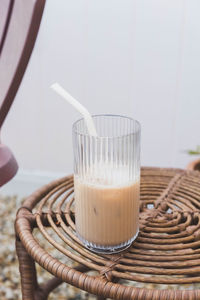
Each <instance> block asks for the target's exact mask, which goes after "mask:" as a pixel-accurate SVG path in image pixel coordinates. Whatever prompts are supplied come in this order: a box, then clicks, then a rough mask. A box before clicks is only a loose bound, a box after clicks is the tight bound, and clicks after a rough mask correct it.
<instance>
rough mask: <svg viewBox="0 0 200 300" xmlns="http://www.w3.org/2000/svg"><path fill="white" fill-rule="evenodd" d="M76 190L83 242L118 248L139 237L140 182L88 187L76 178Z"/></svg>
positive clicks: (76, 205)
mask: <svg viewBox="0 0 200 300" xmlns="http://www.w3.org/2000/svg"><path fill="white" fill-rule="evenodd" d="M123 181H124V180H123ZM74 186H75V212H76V230H77V233H78V235H79V236H80V237H81V238H82V239H84V240H85V241H88V242H90V243H93V244H95V245H100V246H115V245H120V244H122V243H124V242H127V241H128V240H130V239H131V238H133V237H134V236H135V235H136V234H137V233H138V229H139V180H138V181H135V182H132V183H130V182H128V183H125V182H123V184H122V185H120V184H117V185H115V184H105V183H104V184H101V183H89V182H88V181H87V180H86V181H84V180H81V179H80V178H79V177H77V176H74Z"/></svg>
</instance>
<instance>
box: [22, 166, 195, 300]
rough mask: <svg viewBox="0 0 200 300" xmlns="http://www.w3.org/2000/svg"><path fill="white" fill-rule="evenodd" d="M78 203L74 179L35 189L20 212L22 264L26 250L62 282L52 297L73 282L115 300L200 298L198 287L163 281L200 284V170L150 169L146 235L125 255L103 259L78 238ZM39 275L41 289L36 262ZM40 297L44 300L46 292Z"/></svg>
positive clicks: (145, 189) (146, 173)
mask: <svg viewBox="0 0 200 300" xmlns="http://www.w3.org/2000/svg"><path fill="white" fill-rule="evenodd" d="M73 201H74V198H73V177H72V176H69V177H66V178H63V179H60V180H57V181H55V182H53V183H51V184H49V185H47V186H45V187H43V188H42V189H40V190H38V191H37V192H35V193H34V194H33V195H31V196H30V197H29V198H27V200H26V201H25V203H24V206H23V207H22V208H20V210H19V211H18V214H17V219H16V233H17V237H18V242H20V243H21V248H22V249H20V246H18V250H17V251H18V256H19V261H20V266H22V265H24V264H25V265H26V262H24V261H23V257H25V255H23V254H22V251H24V249H25V250H26V251H27V253H28V254H29V257H30V259H32V262H33V261H36V262H38V263H39V264H40V265H41V266H42V267H44V268H45V269H46V270H48V271H49V272H50V273H52V274H54V275H55V276H56V277H57V278H56V280H57V281H55V282H54V285H53V284H52V285H46V287H45V286H44V287H43V289H44V295H45V296H44V297H46V295H47V292H46V290H45V288H47V286H48V292H50V291H51V290H52V289H53V288H54V287H55V286H57V285H58V284H59V283H60V282H61V281H65V282H68V283H70V284H73V285H74V286H77V287H79V288H81V289H84V290H86V291H88V292H90V293H93V294H96V295H99V296H102V297H105V298H106V297H109V298H112V299H127V300H128V299H138V300H139V299H143V300H150V299H155V300H156V299H180V300H182V299H200V290H199V289H198V288H196V289H193V290H187V289H183V290H177V289H171V288H170V289H169V288H166V289H160V288H159V287H161V284H167V285H174V284H185V285H186V287H188V284H197V283H200V240H199V237H200V173H199V172H194V171H183V170H177V169H158V168H144V169H142V176H141V201H140V233H139V236H138V238H137V239H136V241H135V242H134V243H133V244H132V246H131V247H130V248H129V249H128V250H126V251H124V252H122V253H119V254H113V255H97V254H94V253H92V252H90V251H88V250H87V249H85V248H84V247H83V246H82V243H81V242H80V241H79V239H78V238H77V237H76V233H75V215H74V211H73ZM34 207H36V208H35V210H34V211H33V212H32V210H33V208H34ZM36 227H37V228H39V230H40V232H41V233H42V235H43V237H44V238H45V239H46V240H48V241H49V242H50V243H51V244H52V245H53V246H54V247H55V248H56V249H57V250H58V251H59V253H62V254H63V256H67V257H68V258H70V259H71V260H72V261H75V262H77V268H71V267H69V266H68V265H66V264H64V263H62V262H61V261H59V260H58V259H56V258H54V257H52V256H51V255H50V254H49V253H48V252H47V251H46V250H45V249H43V248H42V247H41V246H40V243H39V241H37V240H36V238H35V237H34V230H33V229H34V228H36ZM47 228H49V229H51V230H48V229H47ZM32 262H29V269H30V268H31V263H32ZM21 269H22V267H21ZM29 269H28V268H27V269H26V268H25V267H24V268H23V270H21V276H22V291H23V297H24V298H23V299H31V298H26V288H27V282H26V277H27V276H26V275H25V272H27V273H28V272H30V270H29ZM27 270H28V271H27ZM89 271H90V273H89V274H88V272H89ZM91 271H93V272H92V273H91ZM31 272H32V275H31V276H32V278H30V276H29V283H30V282H31V285H32V289H33V286H34V287H37V282H36V281H37V280H36V278H35V277H36V276H35V270H34V265H33V266H32V271H31ZM131 283H134V285H135V286H137V283H138V286H139V285H140V283H152V284H154V285H155V287H154V288H152V289H150V288H138V287H134V286H131ZM161 288H163V286H162V287H161ZM30 289H31V288H30V287H29V291H30ZM40 292H41V289H40ZM36 297H37V295H36ZM33 299H34V298H33ZM36 299H37V298H36ZM38 299H43V298H41V295H40V298H38ZM44 299H45V298H44Z"/></svg>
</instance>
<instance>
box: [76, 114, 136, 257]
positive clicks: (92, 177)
mask: <svg viewBox="0 0 200 300" xmlns="http://www.w3.org/2000/svg"><path fill="white" fill-rule="evenodd" d="M93 120H94V124H95V126H96V130H97V134H98V136H97V137H94V136H90V135H89V134H88V130H87V127H86V124H85V121H84V119H81V120H78V121H77V122H75V123H74V125H73V148H74V191H75V215H76V232H77V235H78V237H79V238H80V239H81V240H82V242H83V243H84V244H85V246H86V247H88V248H90V249H91V250H93V251H96V252H102V253H113V252H118V251H121V250H122V249H124V248H127V247H128V246H129V245H130V244H131V242H132V241H133V240H134V239H135V238H136V236H137V234H138V230H139V226H138V218H139V185H140V124H139V123H138V122H137V121H135V120H133V119H131V118H128V117H124V116H118V115H96V116H93Z"/></svg>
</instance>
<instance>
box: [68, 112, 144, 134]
mask: <svg viewBox="0 0 200 300" xmlns="http://www.w3.org/2000/svg"><path fill="white" fill-rule="evenodd" d="M93 117H118V118H123V119H129V120H130V121H132V122H134V123H136V124H137V129H136V130H135V131H134V132H130V133H128V134H123V135H118V136H91V135H90V134H89V133H81V132H80V130H78V129H77V128H75V127H76V125H77V124H78V123H79V122H80V121H82V120H84V118H80V119H78V120H76V121H75V122H74V123H73V124H72V132H73V133H76V134H78V135H81V136H90V137H91V138H97V139H117V138H124V137H128V136H130V135H136V134H139V133H140V132H141V124H140V122H139V121H137V120H136V119H133V118H131V117H128V116H124V115H115V114H97V115H92V118H93Z"/></svg>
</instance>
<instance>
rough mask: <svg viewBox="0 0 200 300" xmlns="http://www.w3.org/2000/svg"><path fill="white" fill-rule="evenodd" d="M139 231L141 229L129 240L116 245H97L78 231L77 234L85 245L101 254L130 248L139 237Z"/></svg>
mask: <svg viewBox="0 0 200 300" xmlns="http://www.w3.org/2000/svg"><path fill="white" fill-rule="evenodd" d="M138 233H139V231H138V232H137V233H136V234H135V235H134V236H133V237H132V238H131V239H130V240H128V241H127V242H125V243H121V244H119V245H114V246H101V245H96V244H93V243H90V242H88V241H86V240H85V239H83V238H82V237H81V236H80V235H79V234H78V233H77V236H78V238H79V239H80V240H81V242H82V243H83V244H84V246H85V247H86V248H87V249H88V250H90V251H92V252H95V253H99V254H114V253H119V252H121V251H123V250H125V249H128V248H129V247H130V246H131V244H132V243H133V241H134V240H135V239H136V238H137V236H138Z"/></svg>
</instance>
